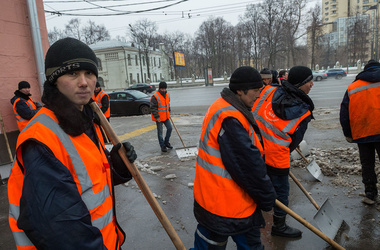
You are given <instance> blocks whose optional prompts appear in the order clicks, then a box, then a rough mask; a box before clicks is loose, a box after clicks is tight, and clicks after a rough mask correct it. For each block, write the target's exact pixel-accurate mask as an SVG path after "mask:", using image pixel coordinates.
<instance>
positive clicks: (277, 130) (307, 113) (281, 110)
mask: <svg viewBox="0 0 380 250" xmlns="http://www.w3.org/2000/svg"><path fill="white" fill-rule="evenodd" d="M312 79H313V74H312V72H311V70H310V69H309V68H308V67H305V66H295V67H293V68H291V69H290V71H289V77H288V81H284V82H283V84H282V85H279V84H275V85H267V86H266V87H265V88H264V89H263V90H262V91H261V94H260V99H258V100H257V101H256V102H255V104H254V106H253V108H252V111H253V115H254V117H255V120H256V121H257V124H258V126H259V127H260V130H261V133H262V134H263V142H264V148H265V163H266V166H267V170H268V175H269V177H270V178H271V180H272V183H273V186H274V188H275V190H276V193H277V199H278V200H279V201H280V202H282V203H283V204H285V205H286V206H288V204H289V168H290V153H291V152H292V151H293V150H294V149H295V148H296V147H297V146H298V145H299V144H300V143H301V141H302V139H303V137H304V134H305V132H306V129H307V126H308V123H309V122H310V121H311V119H312V118H313V115H312V111H313V109H314V104H313V102H312V100H311V99H310V97H309V96H308V95H307V94H308V93H309V92H310V89H311V87H312V86H313V81H312ZM285 220H286V212H285V211H283V210H282V209H280V208H278V207H275V208H274V214H273V226H272V231H271V234H272V235H277V236H283V237H291V238H296V237H300V236H301V235H302V232H301V231H300V230H298V229H295V228H292V227H290V226H288V225H287V224H286V222H285Z"/></svg>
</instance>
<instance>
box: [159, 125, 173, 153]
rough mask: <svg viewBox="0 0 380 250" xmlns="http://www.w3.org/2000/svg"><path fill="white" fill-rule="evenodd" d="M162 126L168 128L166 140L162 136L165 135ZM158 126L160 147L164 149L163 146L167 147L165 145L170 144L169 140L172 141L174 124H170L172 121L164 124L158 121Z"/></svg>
mask: <svg viewBox="0 0 380 250" xmlns="http://www.w3.org/2000/svg"><path fill="white" fill-rule="evenodd" d="M162 124H164V125H165V127H166V136H165V140H164V139H163V137H162V134H163V128H162ZM156 125H157V136H158V142H159V143H160V147H161V148H162V147H163V146H165V144H168V143H169V139H170V136H171V134H172V130H173V128H172V124H171V123H170V119H167V120H166V121H164V122H157V121H156Z"/></svg>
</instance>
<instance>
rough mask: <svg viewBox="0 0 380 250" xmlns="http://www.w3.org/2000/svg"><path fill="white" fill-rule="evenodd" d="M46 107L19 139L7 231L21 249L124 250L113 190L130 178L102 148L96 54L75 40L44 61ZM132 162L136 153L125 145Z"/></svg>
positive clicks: (60, 43)
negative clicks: (94, 102)
mask: <svg viewBox="0 0 380 250" xmlns="http://www.w3.org/2000/svg"><path fill="white" fill-rule="evenodd" d="M45 74H46V78H47V80H46V81H45V83H44V90H43V95H42V101H43V102H44V104H45V106H44V107H43V108H41V110H40V111H39V112H38V113H37V114H36V115H35V116H34V117H33V118H32V119H31V120H30V122H29V123H28V125H27V126H26V127H25V129H24V130H23V131H22V132H21V133H20V135H19V137H18V140H17V146H16V159H15V161H14V163H15V164H14V166H13V168H12V171H11V174H10V176H9V180H8V199H9V225H10V228H11V231H12V233H13V236H14V240H15V243H16V246H17V248H18V249H26V248H27V249H121V248H120V246H121V245H122V244H123V242H124V240H125V233H124V232H123V230H122V229H121V227H120V226H119V224H118V222H117V219H116V208H115V194H114V189H113V186H114V185H116V184H119V183H124V182H126V181H129V180H130V179H131V178H132V176H131V174H130V172H129V171H128V169H127V167H126V166H125V165H124V163H123V162H122V160H121V158H120V156H119V155H118V152H117V151H118V149H119V148H120V147H121V144H120V143H119V144H118V145H116V146H114V147H113V148H112V150H111V152H110V153H109V154H108V151H106V150H105V148H104V143H103V138H102V134H101V132H100V128H99V125H98V121H96V120H93V119H94V113H93V111H92V109H91V107H90V106H89V104H88V103H89V101H90V100H91V97H92V94H93V92H94V89H95V83H96V79H97V77H98V69H97V59H96V56H95V53H94V52H93V51H92V50H91V49H90V47H88V46H87V45H86V44H84V43H82V42H80V41H79V40H76V39H74V38H64V39H61V40H58V41H56V42H55V43H54V44H53V45H52V46H51V47H50V48H49V49H48V51H47V54H46V57H45ZM123 145H124V147H125V148H126V150H127V157H128V159H129V160H130V161H131V162H133V161H134V160H135V159H136V157H137V156H136V153H135V151H134V148H133V146H132V145H130V144H129V143H123Z"/></svg>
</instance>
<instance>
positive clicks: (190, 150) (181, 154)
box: [170, 117, 198, 159]
mask: <svg viewBox="0 0 380 250" xmlns="http://www.w3.org/2000/svg"><path fill="white" fill-rule="evenodd" d="M170 121H171V122H172V124H173V127H174V129H175V131H176V132H177V134H178V137H179V139H180V140H181V142H182V145H183V148H177V149H176V153H177V155H178V158H180V159H182V158H186V157H190V156H196V155H197V154H198V148H197V147H196V146H191V147H186V146H185V143H184V142H183V140H182V137H181V135H180V134H179V132H178V129H177V127H176V126H175V124H174V121H173V119H172V118H171V117H170Z"/></svg>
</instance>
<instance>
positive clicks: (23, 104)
mask: <svg viewBox="0 0 380 250" xmlns="http://www.w3.org/2000/svg"><path fill="white" fill-rule="evenodd" d="M14 94H15V96H14V97H12V99H11V104H12V106H14V107H13V112H14V113H15V115H16V118H17V125H18V126H19V130H20V131H21V130H22V129H23V128H24V127H25V126H26V124H27V122H23V121H22V120H24V121H29V120H30V119H32V118H33V116H34V115H35V114H36V113H37V112H38V110H39V109H40V108H41V104H40V103H35V102H33V100H32V99H31V98H30V96H31V94H29V95H25V94H24V93H22V92H21V91H20V90H16V91H15V92H14ZM17 100H19V101H17ZM30 102H31V104H30ZM15 103H16V105H15Z"/></svg>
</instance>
